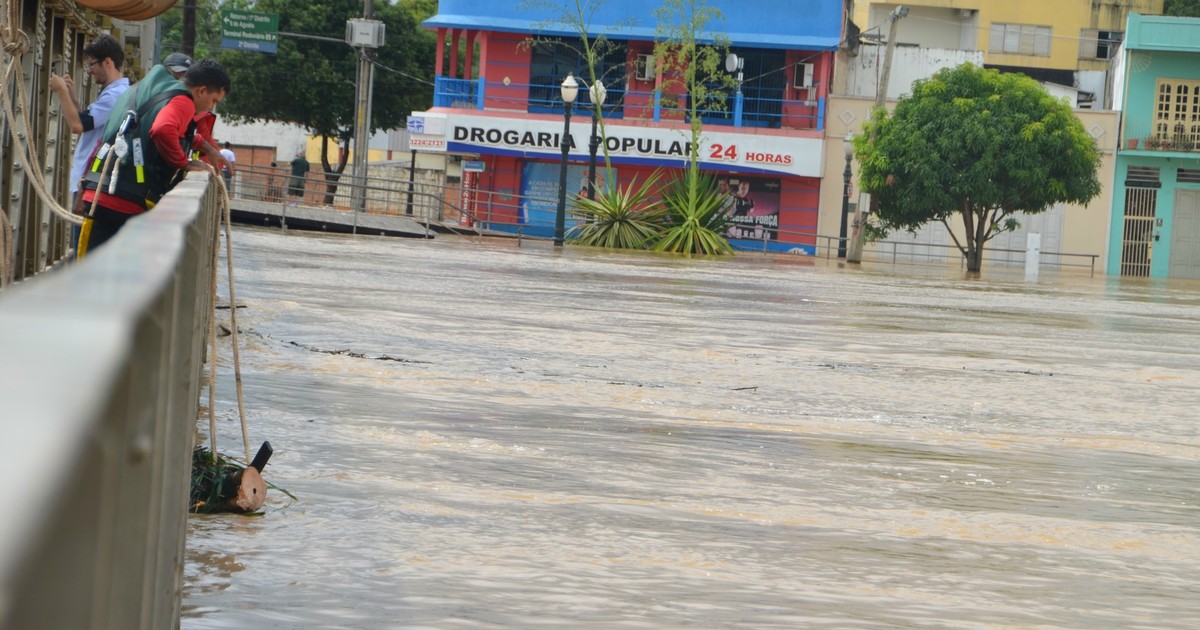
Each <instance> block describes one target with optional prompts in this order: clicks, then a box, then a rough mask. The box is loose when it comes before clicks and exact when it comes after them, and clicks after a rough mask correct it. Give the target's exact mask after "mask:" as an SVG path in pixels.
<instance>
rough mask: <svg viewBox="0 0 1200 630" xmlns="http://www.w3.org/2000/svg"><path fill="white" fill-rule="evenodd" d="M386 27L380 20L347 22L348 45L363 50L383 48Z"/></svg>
mask: <svg viewBox="0 0 1200 630" xmlns="http://www.w3.org/2000/svg"><path fill="white" fill-rule="evenodd" d="M384 31H385V25H384V23H383V22H380V21H379V20H363V19H354V20H346V43H347V44H350V45H351V46H356V47H357V46H361V47H363V48H382V47H383V38H384Z"/></svg>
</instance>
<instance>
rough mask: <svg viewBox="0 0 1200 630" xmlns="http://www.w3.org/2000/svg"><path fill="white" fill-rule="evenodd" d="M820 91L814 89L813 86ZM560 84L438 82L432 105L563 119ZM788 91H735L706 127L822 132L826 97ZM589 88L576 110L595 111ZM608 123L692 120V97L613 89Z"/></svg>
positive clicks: (705, 111) (705, 115)
mask: <svg viewBox="0 0 1200 630" xmlns="http://www.w3.org/2000/svg"><path fill="white" fill-rule="evenodd" d="M814 90H815V88H814ZM558 94H559V85H558V84H557V83H553V84H542V83H512V82H509V83H507V84H505V83H503V82H500V81H488V80H486V79H485V78H482V77H481V78H479V79H451V78H448V77H437V78H436V79H435V87H434V97H433V104H434V105H435V106H437V107H450V108H460V109H475V110H483V109H485V108H493V109H503V110H517V111H525V112H529V113H544V114H558V115H561V114H562V111H563V103H562V100H560V98H559V97H558ZM783 94H784V90H778V89H768V88H762V87H754V86H744V87H743V89H742V90H741V91H739V92H735V91H733V90H730V92H729V94H728V95H726V97H725V98H724V99H718V100H719V102H721V103H722V106H721V107H704V108H701V109H700V110H699V114H700V116H701V118H702V119H703V121H704V122H705V123H709V124H713V125H716V126H733V127H766V128H772V129H817V130H820V129H823V128H824V122H825V102H824V100H823V99H818V100H803V99H791V98H783ZM589 98H590V97H589V96H588V93H587V90H586V89H583V90H580V91H579V97H578V101H576V103H575V109H576V110H577V111H591V108H592V106H591V103H590V101H589ZM603 109H604V117H605V118H606V119H622V118H640V119H646V120H654V121H661V120H680V121H685V120H687V118H688V116H690V115H691V110H690V107H689V106H688V97H687V95H679V96H667V95H664V94H662V92H660V91H657V90H622V89H618V88H615V87H614V88H610V89H609V90H608V92H607V96H606V98H605V102H604V106H603Z"/></svg>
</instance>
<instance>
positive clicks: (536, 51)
mask: <svg viewBox="0 0 1200 630" xmlns="http://www.w3.org/2000/svg"><path fill="white" fill-rule="evenodd" d="M581 50H583V44H582V42H580V41H579V40H577V39H576V40H566V39H562V40H548V41H538V42H535V43H534V44H533V47H532V55H531V59H530V68H529V111H531V112H561V111H562V109H563V103H562V96H561V95H560V90H559V86H560V85H561V84H562V82H563V79H565V78H567V73H568V72H569V73H572V74H574V75H575V78H576V79H579V80H580V81H579V85H580V88H579V97H578V98H576V99H575V107H576V108H579V107H585V108H587V109H591V98H590V96H589V95H588V90H587V80H586V78H587V77H588V69H587V63H586V62H585V61H584V59H583V57H582V56H581V55H580V53H579V51H581ZM625 70H626V68H625V45H624V44H623V43H617V42H611V45H609V46H608V47H607V50H606V51H605V54H604V56H603V57H602V58H601V59H598V60H597V63H596V76H597V77H599V78H600V81H601V82H603V83H604V87H605V88H606V93H605V96H604V112H605V115H606V116H607V115H609V113H619V112H621V111H623V105H624V100H625Z"/></svg>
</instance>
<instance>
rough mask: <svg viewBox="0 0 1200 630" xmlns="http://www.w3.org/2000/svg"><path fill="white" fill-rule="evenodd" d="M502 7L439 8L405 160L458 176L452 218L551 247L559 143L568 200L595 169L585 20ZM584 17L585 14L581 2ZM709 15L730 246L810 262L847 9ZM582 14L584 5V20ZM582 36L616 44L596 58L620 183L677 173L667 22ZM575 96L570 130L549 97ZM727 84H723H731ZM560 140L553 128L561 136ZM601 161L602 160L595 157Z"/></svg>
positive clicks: (646, 15) (716, 155)
mask: <svg viewBox="0 0 1200 630" xmlns="http://www.w3.org/2000/svg"><path fill="white" fill-rule="evenodd" d="M512 4H513V3H507V2H495V1H494V0H493V1H485V0H441V1H440V2H439V4H438V14H437V15H436V16H434V17H433V18H431V19H429V20H427V21H426V22H425V26H426V27H427V28H430V29H436V31H437V33H438V57H437V67H436V75H437V79H436V87H435V98H434V107H433V108H431V109H430V110H428V111H426V112H417V113H414V114H413V116H412V118H411V119H410V121H409V131H410V133H411V138H412V140H411V142H412V145H411V148H413V149H414V150H418V151H428V152H444V153H448V154H450V155H452V156H458V157H460V158H461V159H462V160H464V164H468V165H469V166H470V167H469V168H464V173H463V178H462V188H463V194H462V197H461V199H460V201H461V206H462V208H463V210H464V212H465V214H466V215H467V217H468V219H469V220H475V221H481V222H484V223H487V224H488V225H489V227H493V228H497V229H519V230H521V231H522V232H524V233H527V234H538V235H547V234H548V233H549V231H550V229H551V227H552V226H551V224H552V221H550V218H551V214H552V211H553V207H554V205H555V203H554V200H555V199H556V197H557V193H558V191H559V183H558V180H559V171H560V166H561V161H562V159H561V146H562V143H563V142H564V133H565V134H566V135H569V142H570V147H571V148H570V150H569V155H568V159H567V161H568V163H569V167H568V168H569V171H570V175H569V177H568V188H567V190H568V192H569V193H570V194H572V195H574V194H577V193H580V192H583V191H584V190H586V184H587V175H586V173H587V167H588V166H589V163H590V162H591V161H592V160H591V156H590V152H589V144H594V142H590V141H591V140H592V114H593V112H594V111H595V106H594V105H593V103H592V98H591V96H590V93H589V87H590V86H589V85H587V81H586V79H585V77H588V76H589V74H588V70H587V65H586V63H585V61H584V59H583V58H582V57H581V56H580V54H579V50H580V48H581V46H580V44H581V41H580V39H581V36H580V32H579V31H580V28H579V26H578V24H579V23H580V22H582V21H583V20H577V19H564V18H563V15H564V12H568V11H574V10H575V7H576V4H575V2H573V1H569V2H567V1H564V2H561V3H559V4H561V7H559V6H554V5H555V3H554V2H550V3H546V2H539V3H528V4H526V3H517V8H516V9H515V10H514V7H513V6H512ZM584 4H585V5H586V4H588V3H586V2H585V3H584ZM705 5H706V6H708V7H711V8H712V9H715V10H716V13H715V17H714V18H713V19H710V20H709V21H708V22H707V24H706V28H707V30H708V31H710V32H709V33H705V34H702V35H701V39H702V40H703V39H706V38H707V39H708V41H709V42H711V41H712V40H713V39H714V36H713V35H712V33H716V34H718V36H719V37H721V38H723V39H724V40H727V41H728V42H729V48H728V51H727V52H729V53H731V54H732V55H733V56H734V59H735V60H736V63H735V64H734V65H732V66H730V67H731V68H733V69H732V70H731V71H730V73H729V74H730V77H731V78H732V77H736V79H737V81H736V89H733V88H731V89H729V90H728V93H727V94H725V95H724V96H723V97H722V99H723V100H721V101H720V102H719V103H718V105H717V106H713V107H708V108H704V109H702V110H701V112H700V116H701V118H702V120H703V123H704V127H705V130H704V135H703V140H702V146H701V147H699V153H700V162H701V168H702V169H704V170H707V171H709V172H711V173H713V174H714V175H715V176H717V177H718V181H719V183H720V185H722V186H726V187H728V188H729V190H730V208H731V211H733V208H734V207H735V206H736V207H737V208H738V210H737V213H738V216H739V218H738V223H737V224H736V225H735V227H734V228H732V229H731V232H730V234H729V236H730V238H731V240H734V241H735V242H742V243H743V244H747V243H753V246H754V247H755V248H767V249H774V250H784V251H797V250H799V251H803V252H806V253H813V252H814V251H815V243H816V232H817V216H818V212H817V206H818V199H819V192H820V185H821V178H822V176H823V172H822V170H823V158H822V155H823V152H824V129H825V115H826V103H827V99H828V96H829V87H830V81H831V78H832V74H833V69H834V52H835V51H836V50H837V49H838V47H839V45H840V44H841V42H842V39H843V34H844V32H845V28H846V15H847V13H846V6H845V2H844V0H740V1H734V0H707V2H706V3H705ZM586 8H587V7H585V9H586ZM594 8H595V11H594V12H593V13H591V14H589V15H587V16H585V17H584V19H586V26H587V29H586V30H587V34H588V37H589V39H593V38H595V37H597V36H600V35H603V36H604V37H605V38H606V39H607V40H608V41H609V42H611V43H612V44H613V45H612V46H610V47H609V48H608V49H606V51H605V52H604V54H603V55H602V56H601V58H600V59H598V60H597V73H598V75H599V76H600V77H601V78H600V79H599V80H600V82H602V83H603V84H604V87H605V88H606V96H605V98H604V101H603V105H602V106H601V107H600V111H601V113H602V115H603V119H604V121H605V130H606V133H605V136H606V140H605V141H604V143H603V144H604V146H602V147H598V148H599V149H600V150H599V151H598V153H601V154H603V153H604V151H603V149H605V148H607V150H608V155H609V156H610V158H611V160H612V164H613V170H612V171H605V170H604V169H603V166H602V160H601V167H600V168H599V169H598V170H599V171H600V175H599V177H598V178H597V186H601V185H611V184H612V183H613V182H608V183H607V184H606V183H604V182H602V181H600V178H604V177H609V178H614V179H615V180H616V182H619V183H622V184H626V183H630V182H633V181H634V180H637V181H644V180H645V178H646V177H648V176H650V174H651V173H653V172H655V171H663V172H666V174H667V175H668V176H670V174H671V171H676V170H679V169H682V168H684V167H686V165H687V161H688V157H689V153H690V151H689V149H690V148H691V147H690V133H689V127H690V125H689V121H688V115H689V107H688V99H689V95H688V94H687V93H686V92H685V91H684V90H683V89H682V88H681V87H680V84H679V82H677V81H671V80H670V78H671V77H670V76H669V75H670V74H671V73H672V71H671V70H670V69H664V68H663V67H662V65H661V62H656V59H655V57H654V55H653V53H654V46H655V41H656V40H658V39H662V37H663V36H662V33H663V32H665V31H666V30H669V29H671V28H673V27H674V26H675V25H673V24H671V23H669V22H668V21H666V19H665V18H664V17H663V16H662V15H660V14H659V13H658V12H657V8H658V5H656V4H653V3H647V2H644V1H641V2H639V1H634V0H606V1H605V2H602V3H596V5H595V7H594ZM568 74H571V75H573V76H574V77H576V78H577V79H579V81H580V84H581V88H580V91H579V97H578V100H577V101H576V102H575V104H574V105H573V114H574V116H573V117H572V118H571V119H570V124H569V126H566V125H565V122H564V113H565V110H566V107H565V105H564V103H563V101H562V98H561V96H560V84H561V83H562V82H563V80H564V79H565V78H566V76H567V75H568ZM731 85H732V83H731ZM565 126H566V128H565V129H564V127H565ZM598 159H599V158H598Z"/></svg>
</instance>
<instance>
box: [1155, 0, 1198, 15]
mask: <svg viewBox="0 0 1200 630" xmlns="http://www.w3.org/2000/svg"><path fill="white" fill-rule="evenodd" d="M1163 15H1172V16H1175V17H1200V0H1166V2H1163Z"/></svg>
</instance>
